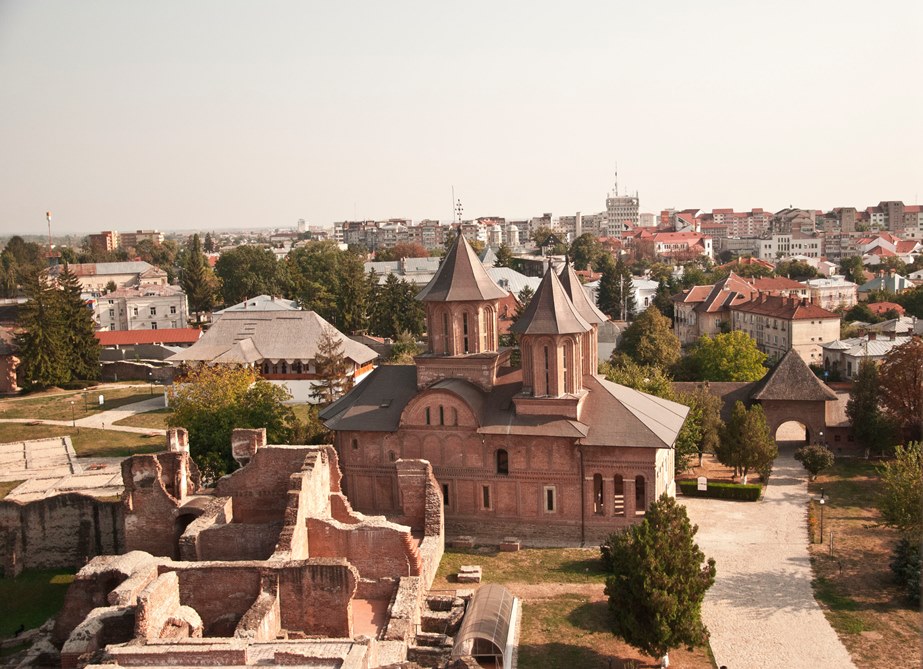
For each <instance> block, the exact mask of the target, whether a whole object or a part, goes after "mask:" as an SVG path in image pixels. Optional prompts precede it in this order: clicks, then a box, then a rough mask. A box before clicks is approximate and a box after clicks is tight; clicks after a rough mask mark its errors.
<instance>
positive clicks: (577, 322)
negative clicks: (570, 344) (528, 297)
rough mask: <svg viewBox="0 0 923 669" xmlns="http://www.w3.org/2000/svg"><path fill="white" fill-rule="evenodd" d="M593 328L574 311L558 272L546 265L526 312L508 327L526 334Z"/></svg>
mask: <svg viewBox="0 0 923 669" xmlns="http://www.w3.org/2000/svg"><path fill="white" fill-rule="evenodd" d="M592 329H593V326H592V325H590V324H589V323H587V321H586V320H585V319H584V318H583V316H581V315H580V312H579V311H577V308H576V307H575V306H574V303H573V302H571V300H570V297H568V296H567V291H565V290H564V286H562V285H561V280H560V279H558V275H557V274H555V273H554V270H553V269H552V268H551V267H550V266H549V267H548V271H547V272H545V276H544V277H543V278H542V282H541V283H540V284H538V290H536V291H535V295H533V296H532V301H531V302H529V306H528V307H526V311H525V313H524V314H523V315H522V316H520V318H519V320H518V321H516V322H515V323H514V324H513V326H512V327H510V332H515V333H516V334H525V335H539V334H575V333H578V332H589V331H590V330H592Z"/></svg>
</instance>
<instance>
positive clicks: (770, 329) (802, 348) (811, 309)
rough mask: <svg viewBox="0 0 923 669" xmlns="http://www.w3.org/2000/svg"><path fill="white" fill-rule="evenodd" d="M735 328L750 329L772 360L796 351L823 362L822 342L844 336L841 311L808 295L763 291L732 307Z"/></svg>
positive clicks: (806, 358) (808, 360) (816, 362)
mask: <svg viewBox="0 0 923 669" xmlns="http://www.w3.org/2000/svg"><path fill="white" fill-rule="evenodd" d="M729 311H730V314H731V329H732V330H740V331H742V332H746V333H747V334H749V335H750V336H751V337H753V339H754V340H756V345H757V347H759V349H760V350H761V351H763V353H766V354H767V355H768V356H769V359H770V360H779V359H781V358H782V356H784V355H785V354H786V353H787V352H788V351H792V350H794V351H796V352H797V353H798V355H799V356H800V357H801V359H802V360H804V361H805V362H806V363H808V364H809V365H811V364H813V365H819V364H821V363H822V362H823V351H822V349H821V344H822V343H823V342H826V341H832V340H833V339H836V338H837V337H839V336H840V317H839V315H837V314H835V313H833V312H831V311H828V310H826V309H823V308H821V307H819V306H818V305H816V304H812V303H811V302H810V301H809V300H808V299H807V298H800V299H799V298H797V297H781V296H780V297H775V296H769V295H765V294H764V295H761V296H760V297H759V298H757V299H753V300H748V301H746V302H742V303H740V304H734V305H732V306H730V307H729Z"/></svg>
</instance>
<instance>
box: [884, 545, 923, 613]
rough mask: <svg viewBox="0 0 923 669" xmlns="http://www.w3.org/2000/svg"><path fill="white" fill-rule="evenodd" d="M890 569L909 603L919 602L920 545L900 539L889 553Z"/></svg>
mask: <svg viewBox="0 0 923 669" xmlns="http://www.w3.org/2000/svg"><path fill="white" fill-rule="evenodd" d="M891 571H893V572H894V580H895V581H897V582H898V584H899V585H900V586H901V587H902V588H903V590H904V592H905V594H906V595H907V598H908V599H909V600H910V601H911V603H913V604H919V603H920V547H919V546H918V545H916V544H914V543H912V542H910V541H909V540H907V539H901V540H900V541H899V542H898V543H897V546H896V547H895V548H894V552H893V553H892V554H891Z"/></svg>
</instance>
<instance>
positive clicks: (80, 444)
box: [0, 423, 166, 458]
mask: <svg viewBox="0 0 923 669" xmlns="http://www.w3.org/2000/svg"><path fill="white" fill-rule="evenodd" d="M65 435H70V438H71V443H73V445H74V450H75V451H76V452H77V455H78V456H80V457H86V456H94V457H106V458H124V457H127V456H129V455H133V454H135V453H158V452H160V451H162V450H164V447H165V443H166V441H165V439H164V437H163V436H161V435H153V436H150V435H146V434H135V433H133V432H116V431H115V430H96V429H92V428H86V427H81V428H76V429H75V428H72V427H67V426H63V425H28V424H26V423H0V443H9V442H13V441H27V440H29V439H47V438H49V437H63V436H65Z"/></svg>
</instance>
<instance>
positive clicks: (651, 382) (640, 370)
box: [600, 357, 674, 400]
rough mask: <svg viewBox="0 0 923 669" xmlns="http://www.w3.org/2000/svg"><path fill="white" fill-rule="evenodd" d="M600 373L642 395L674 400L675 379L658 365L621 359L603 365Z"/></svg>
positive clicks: (625, 358)
mask: <svg viewBox="0 0 923 669" xmlns="http://www.w3.org/2000/svg"><path fill="white" fill-rule="evenodd" d="M600 373H602V374H603V375H604V376H605V377H606V378H607V379H608V380H609V381H612V382H613V383H618V384H619V385H622V386H628V387H629V388H634V389H635V390H639V391H641V392H642V393H647V394H649V395H656V396H657V397H662V398H663V399H666V400H672V399H673V398H674V393H673V379H671V378H670V376H669V375H668V374H667V373H666V372H665V371H664V370H663V368H662V367H659V366H657V365H641V364H638V363H637V362H635V361H634V360H632V359H631V358H627V357H621V358H619V359H617V360H615V361H610V362H604V363H602V365H600Z"/></svg>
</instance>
